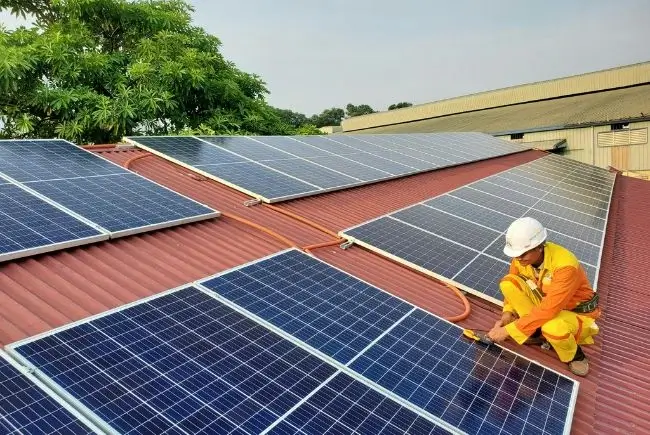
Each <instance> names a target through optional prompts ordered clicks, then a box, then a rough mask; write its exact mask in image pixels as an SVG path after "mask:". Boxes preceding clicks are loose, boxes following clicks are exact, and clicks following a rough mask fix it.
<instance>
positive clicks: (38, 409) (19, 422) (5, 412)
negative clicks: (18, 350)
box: [0, 351, 101, 435]
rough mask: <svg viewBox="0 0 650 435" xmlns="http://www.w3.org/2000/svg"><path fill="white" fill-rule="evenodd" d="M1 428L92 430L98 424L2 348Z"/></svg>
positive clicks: (22, 431) (10, 430) (7, 430)
mask: <svg viewBox="0 0 650 435" xmlns="http://www.w3.org/2000/svg"><path fill="white" fill-rule="evenodd" d="M0 432H2V433H3V434H12V435H14V434H15V435H18V434H53V433H58V434H63V433H65V434H91V433H101V432H99V431H98V429H97V427H96V426H94V425H93V424H92V423H90V422H89V421H88V420H87V419H85V418H84V417H83V416H81V415H80V414H79V413H78V412H76V411H75V410H74V409H73V408H71V407H70V406H69V405H67V404H66V403H65V402H62V401H61V400H60V399H58V398H56V397H55V396H54V395H52V394H51V390H49V388H47V387H46V386H45V385H43V384H42V383H41V382H40V381H38V380H36V379H35V378H34V377H33V376H31V375H30V374H26V373H24V370H23V371H21V370H19V366H18V365H17V364H16V363H15V362H12V361H11V359H10V358H9V357H8V356H7V354H5V353H4V352H3V351H0Z"/></svg>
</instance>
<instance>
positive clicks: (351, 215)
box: [0, 150, 650, 434]
mask: <svg viewBox="0 0 650 435" xmlns="http://www.w3.org/2000/svg"><path fill="white" fill-rule="evenodd" d="M97 152H101V153H102V155H103V156H105V157H107V158H109V159H111V160H113V161H116V162H118V163H125V162H127V161H131V166H130V168H131V169H132V170H134V171H136V172H138V173H140V174H142V175H144V176H146V177H148V178H150V179H152V180H154V181H157V182H159V183H161V184H164V185H166V186H168V187H170V188H172V189H174V190H176V191H178V192H180V193H183V194H186V195H188V196H191V197H193V198H195V199H197V200H199V201H202V202H204V203H206V204H209V205H211V206H213V207H215V208H217V209H218V210H220V211H222V212H223V216H222V217H220V218H217V219H213V220H209V221H204V222H199V223H194V224H189V225H184V226H179V227H174V228H169V229H165V230H161V231H156V232H152V233H145V234H140V235H135V236H130V237H126V238H123V239H118V240H114V241H108V242H103V243H99V244H94V245H90V246H83V247H77V248H73V249H68V250H65V251H60V252H54V253H49V254H44V255H40V256H37V257H31V258H26V259H22V260H18V261H12V262H9V263H6V264H1V265H0V343H2V344H7V343H10V342H13V341H16V340H19V339H22V338H25V337H28V336H31V335H34V334H37V333H40V332H43V331H46V330H49V329H51V328H54V327H57V326H60V325H63V324H65V323H68V322H71V321H75V320H79V319H82V318H84V317H86V316H89V315H92V314H96V313H99V312H102V311H104V310H107V309H110V308H114V307H116V306H119V305H122V304H124V303H128V302H131V301H134V300H137V299H140V298H142V297H145V296H148V295H150V294H154V293H158V292H161V291H164V290H166V289H169V288H172V287H176V286H178V285H181V284H183V283H186V282H189V281H192V280H195V279H198V278H202V277H204V276H207V275H210V274H213V273H216V272H219V271H222V270H225V269H228V268H230V267H233V266H235V265H238V264H241V263H244V262H246V261H250V260H253V259H256V258H259V257H262V256H264V255H267V254H270V253H272V252H277V251H279V250H281V249H284V248H285V247H287V246H288V245H287V243H286V241H282V240H281V239H280V238H278V237H279V236H278V235H281V236H284V237H286V238H288V239H290V240H291V241H292V242H293V243H294V244H296V245H298V246H303V247H304V246H306V245H311V244H316V243H322V242H327V241H331V240H334V237H332V236H331V235H329V234H327V233H326V232H324V231H322V230H319V229H316V228H314V227H311V226H309V225H307V224H305V223H301V222H298V221H296V220H295V219H294V218H292V217H289V216H286V215H284V214H281V213H280V212H278V209H279V210H280V211H288V212H291V213H294V214H296V215H300V216H303V217H305V218H307V219H309V220H311V221H313V222H316V223H318V224H320V225H321V226H323V227H325V228H326V229H329V230H330V231H333V232H338V231H339V230H342V229H344V228H346V227H348V226H350V225H354V224H357V223H360V222H363V221H365V220H367V219H370V218H372V217H376V216H378V215H381V214H385V213H388V212H390V211H392V210H395V209H398V208H401V207H404V206H407V205H409V204H412V203H414V202H416V201H421V200H423V199H426V198H429V197H431V196H435V195H437V194H440V193H443V192H445V191H448V190H451V189H454V188H456V187H458V186H461V185H463V184H466V183H468V182H470V181H473V180H476V179H478V178H481V177H484V176H487V175H490V174H493V173H495V172H499V171H502V170H505V169H508V168H510V167H512V166H514V165H517V164H520V163H524V162H526V161H530V160H532V159H535V158H537V157H540V156H541V155H543V154H542V153H541V152H537V151H529V152H524V153H519V154H514V155H511V156H506V157H501V158H495V159H490V160H486V161H483V162H476V163H472V164H467V165H462V166H458V167H455V168H448V169H443V170H440V171H434V172H429V173H425V174H419V175H414V176H410V177H406V178H402V179H398V180H392V181H388V182H384V183H378V184H373V185H368V186H364V187H359V188H354V189H349V190H344V191H339V192H332V193H328V194H325V195H320V196H315V197H309V198H304V199H299V200H294V201H290V202H287V203H282V204H279V205H277V206H276V207H277V208H276V209H274V208H273V207H268V206H264V205H256V206H252V207H246V206H244V204H243V203H244V201H246V200H247V199H249V198H248V197H247V196H246V195H244V194H241V193H239V192H236V191H234V190H232V189H230V188H227V187H225V186H222V185H219V184H217V183H215V182H213V181H210V180H206V179H204V178H203V177H200V176H197V175H196V174H193V173H191V172H190V171H188V170H186V169H183V168H180V167H177V166H174V165H172V164H170V163H168V162H166V161H164V160H162V159H160V158H158V157H154V156H146V157H142V158H139V159H137V160H132V159H133V158H134V157H136V156H145V155H146V153H143V152H141V151H138V150H115V151H97ZM649 211H650V183H649V182H645V181H642V180H636V179H629V178H626V177H619V180H618V181H617V186H616V189H615V192H614V198H613V201H612V209H611V212H610V220H609V226H608V234H607V238H606V248H605V252H604V255H603V262H602V269H601V273H600V282H599V292H600V294H601V297H602V300H603V305H604V307H605V309H604V311H605V315H604V317H603V319H602V320H600V321H599V322H598V323H599V325H600V327H601V331H602V332H601V334H600V336H599V337H598V338H597V341H596V345H594V346H591V347H589V348H588V349H586V350H585V351H586V352H587V353H588V355H589V356H590V357H591V361H592V366H593V368H594V369H593V372H592V373H590V375H589V377H587V378H586V379H579V380H580V382H581V387H580V394H579V397H578V402H577V406H576V411H575V415H574V421H573V433H580V434H583V433H584V434H586V433H612V432H616V431H617V430H620V431H621V432H624V433H650V418H648V417H650V400H648V399H650V388H649V387H650V381H649V380H648V379H649V377H648V373H650V371H649V368H650V367H649V366H650V363H647V362H646V360H645V357H643V356H642V355H643V354H644V352H643V351H644V350H645V349H647V348H648V346H647V345H648V344H650V343H648V342H649V341H650V336H649V335H648V334H645V332H647V329H648V322H647V320H645V318H644V313H645V312H647V311H648V305H649V304H648V303H647V302H646V299H647V298H645V299H644V298H643V296H648V293H650V291H649V290H648V287H647V285H646V283H645V281H642V280H643V278H645V276H644V275H643V270H644V269H643V268H642V266H643V264H642V262H647V260H648V259H649V258H650V254H646V252H647V251H646V249H644V248H645V247H647V246H648V243H647V242H650V240H648V239H650V233H645V234H646V235H645V236H644V235H643V231H642V228H641V226H642V225H644V224H645V225H647V216H648V212H649ZM240 218H244V219H246V220H248V221H249V222H252V223H255V224H257V225H258V227H253V226H251V225H249V224H247V223H245V222H242V221H241V220H240ZM260 226H261V227H264V228H266V229H267V230H268V232H264V231H262V230H261V229H260V228H259V227H260ZM269 232H270V233H273V234H269ZM274 234H275V235H274ZM313 253H314V254H315V255H317V256H318V257H319V258H322V259H323V260H325V261H328V262H329V263H331V264H333V265H335V266H338V267H340V268H341V269H344V270H346V271H348V272H350V273H353V274H355V275H357V276H359V277H360V278H362V279H364V280H366V281H368V282H371V283H373V284H376V285H378V286H380V287H382V288H384V289H386V290H388V291H390V292H392V293H394V294H396V295H399V296H401V297H403V298H405V299H406V300H409V301H410V302H412V303H414V304H416V305H419V306H421V307H423V308H425V309H428V310H429V311H431V312H433V313H435V314H438V315H441V316H453V315H455V314H458V313H460V312H462V311H463V306H462V304H461V302H460V300H459V299H458V298H457V297H456V296H455V295H454V293H453V292H452V291H450V290H449V289H448V288H447V287H445V286H443V285H441V284H438V283H436V282H435V281H433V280H431V279H430V278H427V277H424V276H422V275H420V274H417V273H415V272H413V271H411V270H409V269H406V268H405V267H402V266H400V265H397V264H394V263H392V262H390V261H388V260H385V259H383V258H381V257H379V256H377V255H376V254H373V253H370V252H368V251H365V250H364V249H362V248H359V247H356V246H355V247H352V248H350V249H348V250H345V251H344V250H341V249H339V248H338V247H337V246H333V247H323V248H319V249H316V250H314V251H313ZM635 296H637V297H635ZM470 300H471V305H472V314H471V315H470V316H469V317H468V318H467V319H466V320H464V321H463V322H460V324H461V325H462V326H467V327H472V328H480V329H485V328H488V327H490V326H491V325H492V324H493V323H494V321H495V319H496V318H497V317H498V314H497V311H498V310H497V308H496V307H494V306H492V305H490V304H489V303H486V302H483V301H481V300H478V299H475V298H472V299H470ZM517 351H518V352H520V353H522V354H524V355H526V356H528V357H530V358H533V359H535V360H537V361H540V362H541V363H542V364H545V365H547V366H550V367H553V368H555V369H557V370H561V371H563V372H566V370H565V367H564V365H563V364H561V363H560V362H559V361H558V360H557V359H556V358H555V356H554V354H553V353H552V352H551V351H542V350H540V349H539V348H528V347H527V348H518V349H517Z"/></svg>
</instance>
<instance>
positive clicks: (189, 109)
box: [0, 0, 306, 143]
mask: <svg viewBox="0 0 650 435" xmlns="http://www.w3.org/2000/svg"><path fill="white" fill-rule="evenodd" d="M0 8H2V9H10V10H11V11H12V12H13V13H15V14H18V15H23V16H25V15H27V16H31V17H33V18H35V25H34V26H33V27H32V28H24V27H23V28H19V29H17V30H15V31H11V32H9V31H5V30H3V29H1V28H0V53H2V56H0V121H1V123H2V124H3V125H4V130H3V131H2V132H1V133H0V134H1V135H3V136H5V137H53V136H60V137H64V138H67V139H70V140H74V141H77V142H95V143H101V142H111V141H115V140H119V139H120V138H121V137H122V136H124V135H133V134H139V133H146V134H176V133H179V134H185V133H186V132H187V131H212V132H214V134H245V133H248V134H287V133H291V132H292V130H293V129H295V128H297V127H299V126H300V125H302V123H304V122H305V121H306V117H304V118H305V119H304V120H302V119H301V118H300V117H299V116H294V118H295V119H293V120H291V121H287V116H285V115H286V114H283V113H281V112H282V111H280V112H279V111H278V109H274V108H272V107H270V106H269V105H268V104H267V103H266V102H265V100H264V98H265V96H266V95H267V94H268V90H267V89H266V86H265V83H264V82H263V81H262V80H261V78H260V77H258V76H256V75H254V74H248V73H245V72H243V71H240V70H239V69H237V68H236V67H235V66H234V65H233V64H232V63H231V62H228V61H227V60H226V59H224V58H223V56H222V55H221V54H220V52H219V47H220V41H219V39H218V38H216V37H215V36H212V35H209V34H207V33H206V32H205V31H204V30H203V29H200V28H197V27H194V26H192V25H191V15H190V14H191V12H192V8H191V6H190V5H189V4H188V3H187V2H185V1H183V0H136V1H127V0H32V1H23V0H0ZM294 115H299V114H294ZM303 116H304V115H303ZM289 118H291V117H289Z"/></svg>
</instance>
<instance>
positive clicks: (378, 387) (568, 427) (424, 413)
mask: <svg viewBox="0 0 650 435" xmlns="http://www.w3.org/2000/svg"><path fill="white" fill-rule="evenodd" d="M291 251H297V252H301V251H299V250H298V249H296V248H289V249H286V250H283V251H280V252H277V253H274V254H270V255H268V256H265V257H262V258H259V259H257V260H254V261H251V262H248V263H245V264H242V265H239V266H236V267H234V268H232V269H228V270H226V271H222V272H219V273H217V274H215V275H213V276H211V277H208V278H205V279H203V280H199V281H197V282H195V283H194V285H195V286H196V287H198V288H202V289H204V290H205V291H209V292H212V293H213V294H214V297H215V298H217V299H218V300H219V301H221V302H222V303H224V304H225V305H227V306H229V307H231V308H233V309H234V310H236V311H238V312H240V313H242V314H244V315H246V316H248V317H250V318H252V319H253V320H255V321H257V322H258V323H260V324H262V325H263V326H265V327H266V328H268V329H270V330H271V331H274V332H276V333H277V334H279V335H281V336H283V337H285V338H286V339H288V340H289V341H292V342H294V343H295V344H297V345H299V346H302V347H303V348H305V349H308V350H309V351H311V352H312V353H314V354H316V355H317V356H319V357H320V358H322V359H323V360H325V361H327V362H329V363H330V364H332V365H334V366H335V367H338V368H339V369H340V370H341V372H343V373H345V374H347V375H349V376H351V377H352V378H354V379H356V380H358V381H361V382H362V383H364V384H365V385H367V386H370V387H371V388H372V389H374V390H376V391H379V392H381V393H383V394H384V395H385V396H387V397H388V398H390V399H392V400H393V401H395V402H397V403H398V404H400V405H402V406H405V407H406V408H408V409H411V410H413V411H415V412H416V413H417V414H419V415H421V416H423V417H425V418H427V419H428V420H429V421H432V422H434V423H436V424H438V425H439V426H441V427H442V428H444V429H446V430H449V431H452V432H453V433H463V432H458V431H459V429H458V428H457V427H455V426H453V425H451V424H450V423H448V422H446V421H444V420H442V419H440V418H439V417H437V416H435V415H433V414H431V413H429V412H428V411H426V410H424V409H423V408H421V407H419V406H418V405H416V404H414V403H412V402H411V401H409V400H406V399H404V398H403V397H400V396H399V395H398V394H397V393H395V392H393V391H391V390H390V389H387V388H385V387H383V386H381V385H380V384H378V383H376V382H374V381H371V380H370V379H369V378H367V377H365V376H363V375H361V374H359V373H358V372H356V371H355V370H353V369H352V366H353V365H354V364H355V362H357V361H358V360H359V359H360V358H362V357H363V356H364V355H365V354H366V353H367V352H368V351H369V350H370V349H372V348H373V347H374V346H375V345H377V343H379V342H380V341H381V340H382V339H384V338H385V337H387V336H388V335H389V334H390V333H391V332H392V331H393V330H394V329H395V328H397V327H399V325H401V324H402V323H403V322H404V321H405V319H407V318H409V317H410V316H412V315H414V314H416V313H425V314H426V315H427V316H431V317H433V318H435V319H437V320H439V321H440V322H442V323H445V324H448V325H449V326H450V327H451V328H457V329H458V337H459V339H462V338H461V337H462V332H463V329H462V328H461V327H460V326H458V325H456V324H454V323H453V322H450V321H448V320H446V319H444V318H442V317H438V316H437V315H435V314H432V313H429V312H427V311H426V310H424V309H422V308H420V307H418V306H416V305H414V304H413V303H411V302H409V301H407V300H405V299H403V298H401V297H399V296H396V295H393V294H392V293H390V292H388V291H386V290H384V289H382V288H380V287H377V286H375V285H373V284H371V283H369V282H367V281H365V280H363V279H361V278H359V277H357V276H354V275H352V274H350V273H349V272H346V271H345V270H343V269H341V268H339V267H336V266H333V265H331V264H329V263H327V262H325V261H323V260H321V259H319V258H317V257H313V258H315V259H316V260H317V261H319V262H321V263H323V264H325V265H327V266H329V267H331V268H332V269H334V270H337V271H339V272H342V273H343V274H346V275H349V276H350V277H352V278H354V279H356V280H358V281H360V282H362V283H363V284H365V285H368V286H370V287H374V288H376V289H378V290H379V291H381V292H384V293H386V294H388V295H390V296H391V297H393V298H395V299H397V300H399V301H401V302H404V303H405V304H407V305H408V306H410V307H412V309H410V310H408V311H407V312H406V314H405V315H404V316H403V317H402V318H401V319H400V320H399V321H397V322H395V323H394V324H393V325H392V326H391V327H390V328H388V329H387V330H385V331H384V332H383V333H382V334H380V335H379V336H378V337H377V338H376V339H375V340H373V341H372V342H371V343H370V344H368V346H366V347H365V348H364V349H363V350H362V351H360V352H359V353H358V354H357V355H356V356H355V357H354V358H352V359H350V360H349V361H347V363H345V364H343V363H341V362H339V361H337V360H336V359H334V358H332V357H330V356H329V355H327V354H325V353H323V352H321V351H320V350H318V349H316V348H314V347H312V346H310V345H309V344H307V343H305V342H304V341H302V340H300V339H298V338H297V337H295V336H293V335H292V334H290V333H288V332H286V331H283V330H282V329H281V328H279V327H277V326H275V325H274V324H272V323H271V322H269V321H267V320H265V319H263V318H262V317H259V316H258V315H256V314H254V313H252V312H250V311H248V310H247V309H245V308H242V307H240V306H239V305H237V304H236V303H235V302H232V301H230V300H229V299H227V298H225V297H223V296H221V295H220V294H218V293H216V292H214V291H212V290H210V289H208V288H207V287H204V286H203V285H202V284H201V282H203V281H205V280H207V279H211V278H212V277H215V276H222V275H226V274H228V273H229V272H231V271H235V270H240V269H243V268H245V267H248V266H250V265H253V264H256V263H258V262H262V261H265V260H268V259H271V258H273V257H277V256H280V255H283V254H284V253H287V252H291ZM301 253H302V252H301ZM302 254H303V255H308V254H304V253H302ZM476 346H481V347H482V346H484V345H482V344H476ZM498 347H499V348H500V349H501V352H503V353H508V354H510V355H511V356H513V357H516V358H521V359H523V360H526V361H528V362H529V363H531V364H534V365H536V366H537V367H539V368H541V369H543V370H547V371H549V372H552V373H554V374H556V375H558V376H559V377H561V378H564V379H566V380H567V381H569V382H572V383H573V389H572V394H571V399H570V402H569V405H568V414H567V416H568V417H567V421H566V424H565V430H564V435H569V433H570V430H571V423H572V419H573V413H574V410H575V404H576V401H577V397H578V390H579V387H580V382H579V381H577V380H575V379H573V378H571V377H569V376H567V375H564V374H562V373H560V372H559V371H557V370H554V369H551V368H548V367H545V366H543V365H541V364H540V363H538V362H536V361H534V360H532V359H530V358H528V357H526V356H523V355H520V354H519V353H517V352H515V351H512V350H510V349H507V348H505V347H501V346H498ZM315 392H316V390H315V391H314V393H315Z"/></svg>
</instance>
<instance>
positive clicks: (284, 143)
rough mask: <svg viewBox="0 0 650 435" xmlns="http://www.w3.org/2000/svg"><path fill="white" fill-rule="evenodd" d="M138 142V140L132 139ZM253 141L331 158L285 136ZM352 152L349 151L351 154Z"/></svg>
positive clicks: (324, 152) (315, 148)
mask: <svg viewBox="0 0 650 435" xmlns="http://www.w3.org/2000/svg"><path fill="white" fill-rule="evenodd" d="M298 139H299V138H298ZM134 140H136V141H138V142H139V138H134ZM255 140H257V141H259V142H262V143H264V144H267V145H270V146H272V147H274V148H276V149H278V150H281V151H285V152H287V153H290V154H293V155H294V156H297V157H301V158H310V157H323V156H331V155H332V153H330V152H329V151H325V150H322V149H320V148H317V147H315V146H312V145H309V144H307V143H305V142H302V141H300V140H295V139H293V138H291V137H286V136H259V137H255ZM353 152H354V151H350V153H353Z"/></svg>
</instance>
